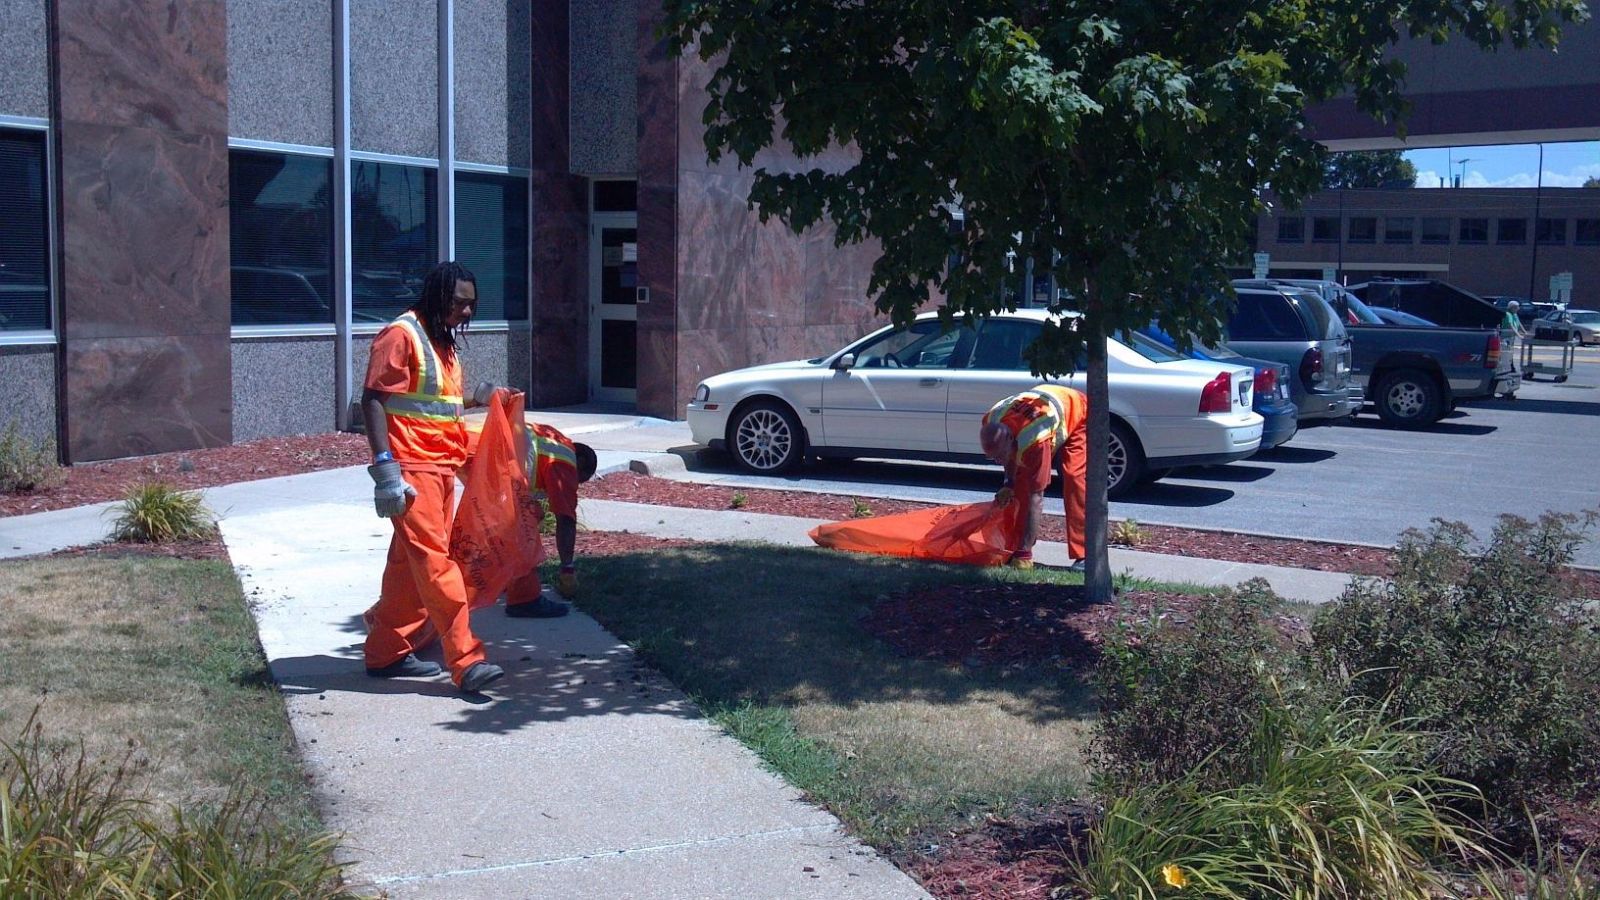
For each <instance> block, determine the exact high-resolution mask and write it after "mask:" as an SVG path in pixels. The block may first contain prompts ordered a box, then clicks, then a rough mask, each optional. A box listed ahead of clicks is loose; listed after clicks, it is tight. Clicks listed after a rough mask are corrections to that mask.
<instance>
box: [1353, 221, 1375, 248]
mask: <svg viewBox="0 0 1600 900" xmlns="http://www.w3.org/2000/svg"><path fill="white" fill-rule="evenodd" d="M1357 222H1365V223H1370V224H1371V226H1372V230H1371V232H1370V233H1369V234H1367V235H1366V236H1364V237H1357V236H1356V223H1357ZM1345 229H1346V230H1345V243H1347V244H1376V243H1377V242H1378V217H1377V216H1351V217H1350V219H1349V224H1348V225H1346V226H1345Z"/></svg>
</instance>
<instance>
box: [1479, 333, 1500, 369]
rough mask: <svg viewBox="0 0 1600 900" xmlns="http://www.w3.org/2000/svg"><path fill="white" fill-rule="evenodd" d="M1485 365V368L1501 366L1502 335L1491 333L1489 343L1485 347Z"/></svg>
mask: <svg viewBox="0 0 1600 900" xmlns="http://www.w3.org/2000/svg"><path fill="white" fill-rule="evenodd" d="M1483 367H1484V368H1485V369H1498V368H1500V335H1498V334H1491V335H1489V343H1488V345H1487V346H1485V347H1484V348H1483Z"/></svg>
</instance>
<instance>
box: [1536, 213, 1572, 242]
mask: <svg viewBox="0 0 1600 900" xmlns="http://www.w3.org/2000/svg"><path fill="white" fill-rule="evenodd" d="M1537 240H1538V241H1539V243H1541V244H1565V243H1566V242H1567V220H1566V219H1540V220H1539V232H1538V235H1537Z"/></svg>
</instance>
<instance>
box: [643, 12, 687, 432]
mask: <svg viewBox="0 0 1600 900" xmlns="http://www.w3.org/2000/svg"><path fill="white" fill-rule="evenodd" d="M637 16H638V18H637V27H636V28H635V29H634V40H635V43H634V58H635V59H636V60H637V70H636V83H637V88H636V97H637V98H638V99H637V102H636V113H635V129H636V133H637V135H638V138H637V156H638V166H639V280H640V283H641V284H643V285H645V286H646V287H648V288H649V289H650V302H649V303H648V304H645V305H642V306H640V307H639V353H638V360H639V392H638V403H639V409H640V411H641V412H647V413H649V414H650V415H653V416H659V417H661V418H667V419H678V418H682V416H683V403H684V401H686V400H687V399H688V396H687V393H686V391H687V390H691V389H692V388H693V385H684V384H683V382H682V380H681V378H680V377H679V374H680V373H679V366H678V354H679V344H680V340H679V331H678V329H679V327H680V326H679V317H678V290H679V266H680V262H681V260H680V256H679V254H680V248H681V247H682V246H683V245H682V243H681V242H680V240H679V236H680V231H679V228H678V215H679V187H678V153H679V148H678V140H677V134H678V108H679V106H678V59H677V57H675V56H673V55H672V54H671V53H669V52H668V50H667V46H666V42H665V41H663V40H661V39H659V38H657V36H656V34H657V26H658V25H659V24H660V21H661V16H662V13H661V8H660V6H659V4H653V3H640V4H638V12H637Z"/></svg>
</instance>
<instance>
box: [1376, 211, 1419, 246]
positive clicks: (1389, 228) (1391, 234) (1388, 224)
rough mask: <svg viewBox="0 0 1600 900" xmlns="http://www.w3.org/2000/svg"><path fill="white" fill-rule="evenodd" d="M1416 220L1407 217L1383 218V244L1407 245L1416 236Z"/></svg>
mask: <svg viewBox="0 0 1600 900" xmlns="http://www.w3.org/2000/svg"><path fill="white" fill-rule="evenodd" d="M1416 230H1417V220H1416V219H1413V218H1410V217H1409V216H1407V217H1402V218H1398V219H1397V218H1385V219H1384V220H1383V242H1384V243H1385V244H1409V243H1411V241H1412V238H1413V236H1414V235H1415V234H1416Z"/></svg>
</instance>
